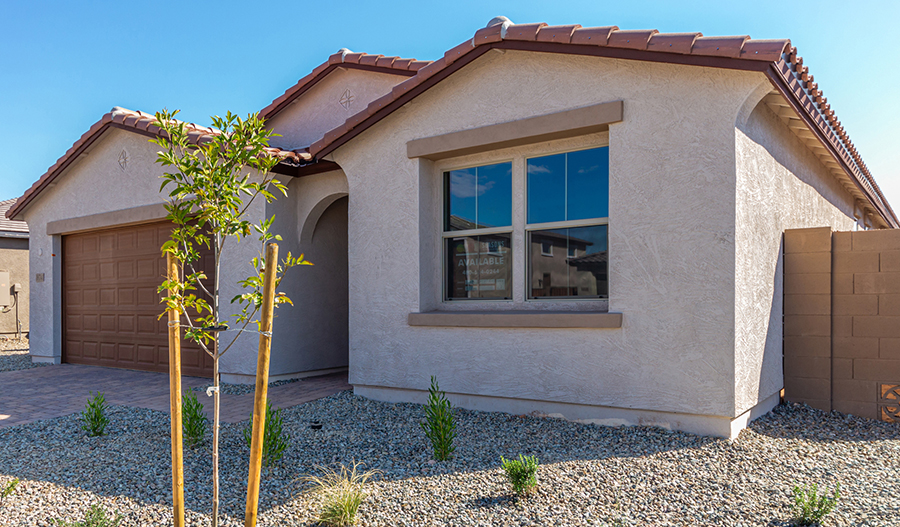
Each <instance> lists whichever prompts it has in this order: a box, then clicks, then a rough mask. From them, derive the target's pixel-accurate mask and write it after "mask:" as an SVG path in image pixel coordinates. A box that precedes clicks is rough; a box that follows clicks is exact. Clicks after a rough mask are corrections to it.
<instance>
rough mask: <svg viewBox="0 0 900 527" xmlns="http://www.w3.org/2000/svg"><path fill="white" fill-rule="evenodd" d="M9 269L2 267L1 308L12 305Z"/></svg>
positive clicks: (0, 276)
mask: <svg viewBox="0 0 900 527" xmlns="http://www.w3.org/2000/svg"><path fill="white" fill-rule="evenodd" d="M9 297H10V295H9V271H6V270H4V269H0V308H2V307H7V306H9V305H10V301H9V300H10V299H9Z"/></svg>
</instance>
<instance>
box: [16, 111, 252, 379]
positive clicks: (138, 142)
mask: <svg viewBox="0 0 900 527" xmlns="http://www.w3.org/2000/svg"><path fill="white" fill-rule="evenodd" d="M122 150H125V151H126V152H127V154H128V163H127V166H126V168H125V169H124V170H123V169H122V168H121V167H120V165H119V162H118V158H119V154H120V153H121V152H122ZM156 152H157V146H156V145H153V144H151V143H149V142H148V139H147V137H145V136H142V135H139V134H136V133H132V132H127V131H123V130H118V129H109V130H108V131H107V132H106V133H105V134H104V136H103V137H102V138H101V139H100V140H99V141H97V142H96V143H94V144H93V145H92V147H91V148H90V149H89V151H88V152H87V155H84V156H82V157H81V159H79V160H78V161H77V162H75V163H74V164H73V165H71V166H70V167H69V168H68V169H67V170H66V173H64V174H62V175H61V176H60V177H58V178H57V179H56V183H55V185H54V186H53V187H51V188H48V189H46V190H44V191H43V192H42V193H41V195H40V197H39V198H38V199H36V200H35V201H33V202H32V203H31V204H30V205H29V206H28V207H27V208H26V210H25V212H24V214H23V216H24V218H23V219H25V220H26V221H27V222H28V225H29V228H30V229H31V240H30V243H31V248H30V251H29V252H30V260H29V266H30V283H29V286H30V288H31V310H30V312H31V354H32V356H33V357H34V358H35V360H42V361H54V362H59V360H60V358H61V352H62V343H61V338H62V329H61V316H62V309H61V306H62V303H61V285H60V284H61V280H60V278H61V269H62V255H61V251H60V247H61V236H60V235H47V234H46V233H47V228H46V226H47V223H48V222H51V221H57V220H65V219H71V218H78V217H83V216H90V215H95V214H100V213H105V212H112V211H119V210H123V209H129V208H133V207H139V206H144V205H151V204H158V203H161V202H162V199H161V195H160V193H159V185H160V178H159V176H160V174H161V173H162V168H161V167H160V166H159V165H157V164H156V163H155V160H156ZM264 214H265V203H264V202H263V201H262V200H259V202H258V203H254V204H253V205H252V206H251V208H250V210H249V215H250V219H251V220H258V219H259V218H262V217H263V215H264ZM160 219H162V218H160ZM258 251H259V245H258V244H257V243H255V241H251V240H249V239H248V241H247V242H242V243H239V244H231V246H230V247H229V252H228V253H227V254H226V255H224V256H223V271H222V273H221V277H222V282H221V283H222V287H221V293H222V298H225V299H230V298H232V297H233V296H235V295H236V294H238V288H237V286H236V285H233V284H236V283H237V280H239V279H242V278H246V277H247V276H248V275H250V274H251V273H252V267H251V266H250V264H249V263H248V262H249V261H250V258H252V257H253V256H256V255H257V254H258ZM38 273H42V274H44V277H45V279H44V281H43V282H40V283H38V282H36V281H35V275H36V274H38ZM233 309H234V308H233V306H231V304H229V303H228V302H227V301H226V302H225V304H224V308H223V310H224V312H229V310H233ZM256 347H257V339H254V338H252V337H250V336H245V337H241V341H240V342H239V343H238V344H237V345H236V346H235V348H234V349H233V350H232V351H229V352H228V354H226V355H225V356H224V357H223V359H222V371H223V372H226V373H253V372H254V371H255V369H256Z"/></svg>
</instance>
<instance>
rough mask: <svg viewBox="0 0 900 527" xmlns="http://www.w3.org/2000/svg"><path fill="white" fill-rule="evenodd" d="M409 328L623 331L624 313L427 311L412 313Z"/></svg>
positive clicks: (409, 318)
mask: <svg viewBox="0 0 900 527" xmlns="http://www.w3.org/2000/svg"><path fill="white" fill-rule="evenodd" d="M408 323H409V325H410V326H434V327H457V328H589V329H615V328H621V327H622V313H605V312H585V311H428V312H425V313H410V314H409V317H408Z"/></svg>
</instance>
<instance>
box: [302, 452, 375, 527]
mask: <svg viewBox="0 0 900 527" xmlns="http://www.w3.org/2000/svg"><path fill="white" fill-rule="evenodd" d="M361 465H362V463H357V462H355V461H354V462H353V464H352V465H351V466H350V467H347V466H345V465H343V464H341V466H340V469H339V470H334V469H330V468H327V467H317V468H318V469H319V470H321V471H322V475H320V476H312V475H309V476H304V477H302V478H300V481H301V482H302V483H304V484H306V485H307V486H308V488H307V490H306V492H307V493H309V494H312V495H314V496H316V497H318V499H319V500H320V501H321V505H320V509H319V514H318V516H317V521H318V522H319V523H320V524H322V525H328V526H330V527H340V526H345V525H353V524H355V523H356V513H357V512H358V511H359V506H360V505H362V502H363V501H365V499H366V496H367V494H366V492H365V491H364V490H363V487H364V486H365V484H366V483H367V482H368V481H369V480H370V479H372V478H373V477H375V476H376V475H378V474H380V473H381V472H380V471H378V470H367V471H362V470H360V466H361Z"/></svg>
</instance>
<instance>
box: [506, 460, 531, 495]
mask: <svg viewBox="0 0 900 527" xmlns="http://www.w3.org/2000/svg"><path fill="white" fill-rule="evenodd" d="M500 466H501V467H502V468H503V471H504V472H506V479H508V480H509V483H510V484H511V485H512V488H513V491H514V492H515V493H516V494H518V495H520V496H525V495H528V494H531V492H532V491H534V489H535V487H537V470H538V460H537V457H535V456H523V455H522V454H519V459H504V458H503V456H500Z"/></svg>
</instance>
